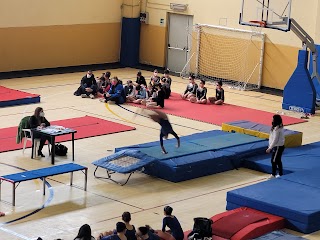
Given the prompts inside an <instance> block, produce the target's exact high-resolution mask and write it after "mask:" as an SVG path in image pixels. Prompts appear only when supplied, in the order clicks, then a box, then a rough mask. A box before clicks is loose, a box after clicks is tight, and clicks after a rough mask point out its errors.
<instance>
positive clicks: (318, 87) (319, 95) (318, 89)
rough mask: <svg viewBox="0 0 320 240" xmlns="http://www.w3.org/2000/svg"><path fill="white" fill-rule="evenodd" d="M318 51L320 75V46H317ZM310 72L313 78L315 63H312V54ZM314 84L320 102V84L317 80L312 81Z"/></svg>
mask: <svg viewBox="0 0 320 240" xmlns="http://www.w3.org/2000/svg"><path fill="white" fill-rule="evenodd" d="M316 49H317V51H318V73H319V71H320V57H319V56H320V45H316ZM309 72H310V75H311V77H312V73H313V61H312V53H311V52H310V61H309ZM312 82H313V85H314V87H315V89H316V92H317V101H320V84H319V82H318V80H317V79H315V78H314V79H312Z"/></svg>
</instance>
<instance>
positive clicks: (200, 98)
mask: <svg viewBox="0 0 320 240" xmlns="http://www.w3.org/2000/svg"><path fill="white" fill-rule="evenodd" d="M205 84H206V82H205V81H204V80H200V84H199V87H198V88H197V91H196V96H194V97H191V98H190V102H192V103H200V104H206V103H207V88H206V87H205V86H204V85H205Z"/></svg>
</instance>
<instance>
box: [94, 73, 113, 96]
mask: <svg viewBox="0 0 320 240" xmlns="http://www.w3.org/2000/svg"><path fill="white" fill-rule="evenodd" d="M110 76H111V73H110V72H105V73H103V74H102V76H101V77H100V78H98V79H97V95H98V96H99V97H102V96H103V94H104V93H106V92H108V91H109V89H110V87H111V80H110Z"/></svg>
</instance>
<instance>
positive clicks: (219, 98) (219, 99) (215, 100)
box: [208, 81, 224, 105]
mask: <svg viewBox="0 0 320 240" xmlns="http://www.w3.org/2000/svg"><path fill="white" fill-rule="evenodd" d="M208 99H209V102H210V103H212V104H215V105H222V104H223V103H224V90H223V88H222V81H219V82H218V83H217V87H216V96H215V97H209V98H208Z"/></svg>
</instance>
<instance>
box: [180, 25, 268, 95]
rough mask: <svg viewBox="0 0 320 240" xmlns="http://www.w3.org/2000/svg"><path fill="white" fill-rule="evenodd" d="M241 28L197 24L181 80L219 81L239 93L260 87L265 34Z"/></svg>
mask: <svg viewBox="0 0 320 240" xmlns="http://www.w3.org/2000/svg"><path fill="white" fill-rule="evenodd" d="M258 30H260V29H257V30H255V31H248V30H243V29H235V28H228V27H222V26H213V25H207V24H197V25H195V26H194V28H193V32H192V33H190V34H192V36H193V43H192V48H191V52H190V55H189V56H191V57H190V58H189V60H188V61H187V64H186V65H185V67H184V68H183V70H182V72H181V77H183V78H184V77H188V76H189V75H190V74H194V75H195V76H196V77H197V78H198V79H202V80H207V81H220V80H221V81H222V82H223V83H226V84H227V85H230V86H232V87H234V88H237V89H239V90H251V89H259V88H260V87H261V79H262V68H263V57H264V41H265V34H264V33H261V32H259V31H258Z"/></svg>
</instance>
